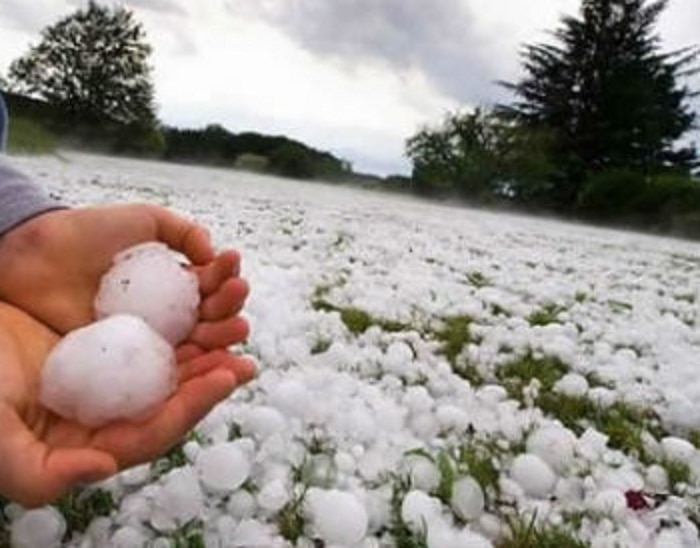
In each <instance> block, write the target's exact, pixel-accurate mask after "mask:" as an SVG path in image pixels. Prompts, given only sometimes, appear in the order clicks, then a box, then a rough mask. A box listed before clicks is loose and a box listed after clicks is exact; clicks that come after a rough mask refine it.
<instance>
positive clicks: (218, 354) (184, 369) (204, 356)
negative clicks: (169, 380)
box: [177, 350, 238, 384]
mask: <svg viewBox="0 0 700 548" xmlns="http://www.w3.org/2000/svg"><path fill="white" fill-rule="evenodd" d="M227 356H228V352H226V351H225V350H212V351H211V352H204V351H200V354H199V355H198V356H196V357H194V358H192V359H189V360H187V361H184V362H179V361H178V369H177V372H178V384H182V383H184V382H187V381H188V380H190V379H192V378H194V377H197V376H200V375H205V374H206V373H208V372H209V371H211V370H213V369H216V368H217V367H219V366H220V365H221V364H222V363H224V361H225V360H226V357H227ZM234 373H235V371H234ZM236 380H238V379H237V378H236Z"/></svg>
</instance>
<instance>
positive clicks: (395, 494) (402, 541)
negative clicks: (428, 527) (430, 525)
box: [389, 477, 428, 548]
mask: <svg viewBox="0 0 700 548" xmlns="http://www.w3.org/2000/svg"><path fill="white" fill-rule="evenodd" d="M410 488H411V484H410V480H408V479H407V478H401V477H396V478H395V479H394V482H393V484H392V490H391V518H390V520H389V532H390V534H391V536H392V538H393V541H394V545H395V546H396V548H428V541H427V538H426V531H422V532H421V533H414V532H413V531H412V530H411V529H410V527H408V525H406V523H405V522H404V521H403V519H402V518H401V505H402V504H403V499H404V497H405V496H406V494H407V493H408V491H409V490H410Z"/></svg>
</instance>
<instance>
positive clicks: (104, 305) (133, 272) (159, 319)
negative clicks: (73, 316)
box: [95, 242, 199, 345]
mask: <svg viewBox="0 0 700 548" xmlns="http://www.w3.org/2000/svg"><path fill="white" fill-rule="evenodd" d="M198 306H199V286H198V283H197V277H196V276H195V275H194V274H193V273H192V272H190V271H188V270H186V269H184V268H183V267H182V265H181V264H180V262H179V260H178V254H177V253H176V252H174V251H172V250H171V249H169V248H168V247H167V246H166V245H164V244H162V243H156V242H148V243H145V244H140V245H137V246H134V247H131V248H129V249H126V250H125V251H122V252H121V253H118V254H117V255H116V256H115V257H114V261H113V265H112V267H111V268H110V270H109V271H107V273H106V274H105V275H104V276H103V277H102V280H101V282H100V287H99V290H98V292H97V296H96V297H95V312H96V314H97V317H98V318H105V317H107V316H111V315H113V314H131V315H134V316H139V317H141V318H143V319H144V320H145V321H146V323H148V324H149V325H150V326H151V327H152V328H153V329H155V330H156V331H158V333H160V334H161V335H162V336H163V337H165V339H166V340H167V341H168V342H170V344H173V345H175V344H178V343H180V342H182V341H183V340H184V339H185V338H186V337H187V335H188V334H189V332H190V331H192V328H193V327H194V325H195V323H196V321H197V308H198Z"/></svg>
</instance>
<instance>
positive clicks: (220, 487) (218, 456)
mask: <svg viewBox="0 0 700 548" xmlns="http://www.w3.org/2000/svg"><path fill="white" fill-rule="evenodd" d="M195 468H196V470H197V476H198V477H199V480H200V481H201V482H202V485H203V486H204V487H205V488H206V489H207V490H209V491H212V492H215V493H227V492H232V491H235V490H236V489H238V488H239V487H240V486H241V485H243V483H244V482H245V480H247V479H248V476H249V475H250V469H251V462H250V458H249V457H248V455H246V453H245V452H244V451H242V450H241V448H240V447H238V445H237V444H236V443H233V442H227V443H219V444H216V445H212V446H210V447H206V448H204V449H202V450H201V451H200V453H199V454H198V455H197V460H196V461H195Z"/></svg>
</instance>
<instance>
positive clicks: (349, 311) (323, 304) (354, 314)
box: [311, 297, 412, 335]
mask: <svg viewBox="0 0 700 548" xmlns="http://www.w3.org/2000/svg"><path fill="white" fill-rule="evenodd" d="M311 306H312V308H313V309H314V310H318V311H322V312H338V313H339V314H340V320H341V321H342V322H343V324H344V325H345V327H347V329H348V331H350V333H352V334H353V335H361V334H362V333H364V332H365V331H367V330H368V329H369V328H370V327H372V326H378V327H380V328H381V329H383V330H384V331H386V332H387V333H400V332H402V331H410V330H411V329H412V327H411V326H410V325H408V324H404V323H401V322H397V321H394V320H388V319H386V318H379V317H376V316H372V315H371V314H369V313H368V312H366V311H364V310H361V309H359V308H355V307H354V306H336V305H334V304H333V303H331V302H329V301H327V300H325V299H323V298H319V297H315V298H314V299H313V300H312V301H311Z"/></svg>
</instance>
